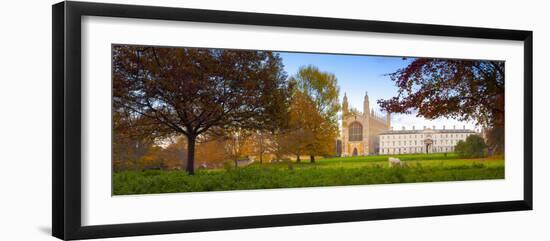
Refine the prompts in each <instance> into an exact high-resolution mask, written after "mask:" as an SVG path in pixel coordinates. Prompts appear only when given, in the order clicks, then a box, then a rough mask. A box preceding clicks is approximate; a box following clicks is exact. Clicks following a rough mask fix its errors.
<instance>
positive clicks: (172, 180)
mask: <svg viewBox="0 0 550 241" xmlns="http://www.w3.org/2000/svg"><path fill="white" fill-rule="evenodd" d="M396 157H399V159H401V161H403V162H404V166H403V167H389V166H388V161H387V160H388V156H362V157H341V158H329V159H320V160H317V162H316V163H309V161H302V163H290V164H289V163H276V164H263V165H260V164H259V163H255V164H252V165H249V166H247V167H240V168H236V169H235V168H233V169H216V170H198V171H197V172H196V174H195V175H194V176H189V175H187V174H186V173H185V172H182V171H126V172H119V173H114V174H113V194H114V195H126V194H148V193H171V192H202V191H222V190H247V189H268V188H292V187H319V186H343V185H366V184H389V183H414V182H437V181H462V180H482V179H502V178H504V159H503V158H502V157H500V158H486V159H461V158H459V157H458V156H456V155H454V154H447V155H444V154H429V155H428V154H411V155H398V156H396Z"/></svg>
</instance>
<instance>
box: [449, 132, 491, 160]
mask: <svg viewBox="0 0 550 241" xmlns="http://www.w3.org/2000/svg"><path fill="white" fill-rule="evenodd" d="M485 148H487V145H486V144H485V140H483V138H482V137H481V136H478V135H470V136H468V137H467V138H466V141H463V140H460V141H458V143H457V144H456V146H455V152H456V153H457V154H458V155H459V156H461V157H469V158H472V157H483V156H484V155H485Z"/></svg>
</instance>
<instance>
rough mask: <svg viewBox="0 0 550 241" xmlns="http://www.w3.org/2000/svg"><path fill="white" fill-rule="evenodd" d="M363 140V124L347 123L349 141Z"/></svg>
mask: <svg viewBox="0 0 550 241" xmlns="http://www.w3.org/2000/svg"><path fill="white" fill-rule="evenodd" d="M362 140H363V126H361V124H359V123H357V122H353V123H351V125H349V141H362Z"/></svg>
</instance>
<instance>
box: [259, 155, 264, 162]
mask: <svg viewBox="0 0 550 241" xmlns="http://www.w3.org/2000/svg"><path fill="white" fill-rule="evenodd" d="M263 156H264V154H263V153H260V164H262V163H263V160H264V159H263Z"/></svg>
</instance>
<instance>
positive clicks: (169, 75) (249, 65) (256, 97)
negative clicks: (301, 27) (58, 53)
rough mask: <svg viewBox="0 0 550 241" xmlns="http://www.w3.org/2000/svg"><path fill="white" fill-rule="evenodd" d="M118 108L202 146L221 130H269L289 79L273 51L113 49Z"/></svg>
mask: <svg viewBox="0 0 550 241" xmlns="http://www.w3.org/2000/svg"><path fill="white" fill-rule="evenodd" d="M112 50H113V103H114V108H115V109H124V110H125V111H127V112H130V113H131V115H132V116H140V117H143V118H145V119H147V122H146V124H147V125H148V126H149V127H152V128H148V130H151V133H155V134H160V135H161V136H174V135H184V136H186V137H187V153H188V157H187V165H186V166H185V167H186V169H187V172H188V173H189V174H194V160H195V144H196V139H197V138H198V137H199V136H201V135H207V134H208V132H210V131H214V130H225V129H230V128H232V129H237V128H242V129H263V128H269V127H271V126H273V125H276V124H277V123H276V122H277V121H278V116H279V113H280V112H284V111H285V110H284V108H285V107H284V103H281V102H279V101H277V100H284V99H285V97H284V95H285V93H286V75H285V73H284V71H283V66H282V63H281V59H280V57H279V56H278V55H277V54H275V53H273V52H270V51H246V50H224V49H204V48H175V47H149V46H130V45H114V46H113V49H112Z"/></svg>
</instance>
